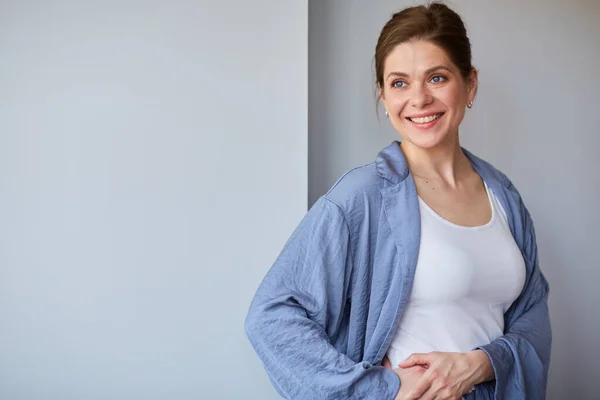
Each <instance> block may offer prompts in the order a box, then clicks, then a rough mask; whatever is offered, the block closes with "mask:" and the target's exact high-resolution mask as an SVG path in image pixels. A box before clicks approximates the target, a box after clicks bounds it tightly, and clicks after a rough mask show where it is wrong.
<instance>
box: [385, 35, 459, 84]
mask: <svg viewBox="0 0 600 400" xmlns="http://www.w3.org/2000/svg"><path fill="white" fill-rule="evenodd" d="M440 65H441V66H444V67H446V68H449V69H451V70H452V71H454V70H456V67H455V66H454V65H453V63H452V62H451V61H450V59H449V58H448V55H447V54H446V51H445V50H444V49H442V48H441V47H439V46H437V45H435V44H433V43H431V42H428V41H425V40H415V41H410V42H404V43H401V44H399V45H397V46H396V47H394V49H393V50H392V51H391V52H390V53H389V54H388V56H387V58H386V59H385V63H384V75H385V76H387V74H389V73H390V72H403V73H406V74H408V75H419V74H420V73H423V72H425V71H426V70H428V69H429V68H432V67H436V66H440Z"/></svg>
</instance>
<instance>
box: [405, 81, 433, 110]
mask: <svg viewBox="0 0 600 400" xmlns="http://www.w3.org/2000/svg"><path fill="white" fill-rule="evenodd" d="M432 101H433V96H432V95H431V92H430V91H429V88H428V87H427V86H426V85H414V86H413V91H412V93H411V99H410V102H411V105H412V106H413V107H414V108H423V107H425V106H426V105H428V104H431V102H432Z"/></svg>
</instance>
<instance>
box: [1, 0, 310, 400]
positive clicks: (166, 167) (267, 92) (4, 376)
mask: <svg viewBox="0 0 600 400" xmlns="http://www.w3.org/2000/svg"><path fill="white" fill-rule="evenodd" d="M307 6H308V5H307V1H306V0H304V1H302V0H295V1H280V0H255V1H252V2H248V1H245V0H228V1H223V0H214V1H200V2H198V1H185V0H177V1H144V2H142V1H133V0H121V1H87V2H81V1H67V0H61V1H51V2H50V1H42V0H39V1H27V2H25V1H0V60H1V61H0V398H1V399H6V400H18V399H36V400H37V399H52V400H55V399H60V400H69V399H74V400H75V399H76V400H81V399H85V400H92V399H123V400H133V399H144V400H147V399H168V400H172V399H177V400H180V399H201V398H203V399H241V398H250V399H269V398H271V399H275V398H278V396H277V395H276V394H275V391H274V389H272V387H271V385H270V383H269V381H268V378H267V375H266V374H265V372H264V370H263V368H262V365H261V364H260V362H259V361H258V358H257V357H256V356H255V354H254V352H253V350H252V349H251V347H250V345H249V343H248V341H247V339H246V338H245V335H244V331H243V320H244V317H245V314H246V311H247V307H248V305H249V302H250V299H251V297H252V295H253V294H254V290H255V289H256V287H257V286H258V283H259V281H260V279H261V278H262V277H263V275H264V274H265V272H266V271H267V269H268V268H269V267H270V265H271V263H272V262H273V260H274V259H275V257H276V255H277V254H278V252H279V250H280V249H281V247H282V246H283V244H284V242H285V240H286V239H287V237H288V236H289V234H290V233H291V231H292V229H293V228H294V227H295V226H296V224H297V223H298V221H299V219H300V218H301V217H302V215H303V214H304V213H305V211H306V198H307V183H306V182H307V172H306V170H307V161H306V160H307V68H308V66H307V63H308V61H307V52H308V50H307V40H308V38H307V26H308V15H307V13H308V10H307Z"/></svg>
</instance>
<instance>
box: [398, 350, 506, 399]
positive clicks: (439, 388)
mask: <svg viewBox="0 0 600 400" xmlns="http://www.w3.org/2000/svg"><path fill="white" fill-rule="evenodd" d="M388 363H389V361H388ZM415 366H422V367H424V368H426V371H425V372H424V373H423V374H422V376H421V377H420V378H419V380H418V382H417V383H416V385H413V386H412V390H411V391H410V392H409V393H408V394H407V396H408V397H406V398H408V399H419V400H433V399H435V400H457V399H461V398H462V396H463V395H465V394H467V393H469V392H470V391H471V389H472V388H473V386H475V385H476V384H478V383H481V382H485V381H486V380H489V379H493V377H494V375H493V374H494V371H493V369H492V366H491V363H490V360H489V358H488V356H487V355H486V354H485V353H484V352H483V351H481V350H475V351H473V352H470V353H443V352H432V353H427V354H413V355H411V356H410V357H409V358H407V359H406V360H405V361H403V362H401V363H400V364H399V367H400V369H403V370H405V369H406V370H410V369H412V368H414V367H415Z"/></svg>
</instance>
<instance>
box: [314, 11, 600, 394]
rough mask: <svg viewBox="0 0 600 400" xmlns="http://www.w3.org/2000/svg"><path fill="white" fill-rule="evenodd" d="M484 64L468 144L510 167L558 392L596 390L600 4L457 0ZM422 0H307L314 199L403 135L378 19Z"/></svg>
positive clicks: (599, 351) (599, 349)
mask: <svg viewBox="0 0 600 400" xmlns="http://www.w3.org/2000/svg"><path fill="white" fill-rule="evenodd" d="M448 3H449V4H450V5H451V6H453V7H454V8H455V9H456V10H457V11H458V12H459V13H460V14H461V15H462V17H463V19H464V20H465V21H466V24H467V28H468V30H469V34H470V37H471V40H472V43H473V51H474V63H475V65H476V67H478V68H479V69H480V87H479V96H478V97H477V99H476V101H475V106H474V107H473V109H472V110H470V111H469V112H468V115H467V117H466V119H465V122H464V124H463V127H462V129H461V137H462V139H461V140H462V144H463V145H464V146H465V147H467V148H469V149H470V150H472V151H474V152H475V153H476V154H478V155H480V156H482V157H484V158H485V159H487V160H489V161H491V162H492V163H493V164H494V165H496V166H497V167H498V168H500V169H501V170H503V171H504V172H506V173H507V174H508V176H509V177H511V179H512V180H513V182H514V183H515V185H516V186H517V187H518V188H519V189H520V191H521V193H522V195H523V197H524V199H525V201H526V203H527V205H528V207H529V209H530V211H531V213H532V215H533V218H534V221H535V224H536V229H537V236H538V245H539V249H540V260H541V266H542V269H543V271H544V272H545V274H546V276H547V278H548V279H549V281H550V285H551V297H550V307H551V318H552V322H553V328H554V347H553V354H552V366H551V372H550V382H549V395H548V398H549V399H551V400H563V399H575V398H576V399H598V398H599V397H598V391H597V384H598V380H599V379H600V368H598V365H597V360H598V359H600V345H599V344H598V338H599V337H600V317H598V310H599V307H600V291H598V289H597V285H598V283H599V282H600V268H599V264H600V263H599V260H600V256H599V254H598V244H597V242H598V239H600V234H599V233H598V226H600V211H599V208H598V198H600V161H599V159H598V149H599V148H600V135H599V134H598V129H599V126H600V113H598V111H597V108H598V94H599V93H600V79H598V78H597V77H598V71H597V70H598V65H600V46H598V42H599V41H600V24H599V23H598V21H600V2H598V1H596V0H588V1H584V0H577V1H569V2H566V1H547V0H528V1H522V0H505V1H502V2H497V1H491V0H486V1H481V0H455V1H452V2H448ZM413 4H415V2H412V1H398V0H385V1H384V0H381V1H377V2H372V1H357V0H354V1H346V0H328V1H318V0H315V1H310V3H309V26H310V29H309V50H310V52H309V77H310V80H309V160H310V162H309V202H310V203H311V204H312V203H313V202H314V201H315V200H316V199H317V198H318V197H319V196H320V195H322V194H323V193H324V192H325V191H327V189H328V188H329V187H330V186H331V185H332V184H333V183H334V182H335V180H336V179H337V178H338V177H339V176H340V175H341V174H342V173H344V172H345V171H346V170H347V169H349V168H351V167H354V166H357V165H360V164H363V163H368V162H370V161H372V160H373V159H374V158H375V156H376V154H377V151H378V150H379V149H381V148H382V147H384V146H386V145H387V144H389V142H390V141H391V140H394V139H397V138H399V136H398V135H397V133H396V132H395V131H394V130H393V128H392V127H391V126H390V125H389V123H388V122H387V120H386V119H385V117H384V116H383V114H382V113H381V110H380V114H379V115H380V121H381V122H378V120H377V115H376V113H375V106H374V95H373V93H374V90H373V72H372V69H371V65H372V64H371V62H372V58H373V52H374V49H375V43H376V40H377V37H378V35H379V31H380V30H381V28H382V27H383V25H384V24H385V22H386V21H387V20H388V19H389V17H390V16H391V14H392V13H393V12H396V11H398V10H400V9H401V8H403V7H406V6H409V5H413Z"/></svg>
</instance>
